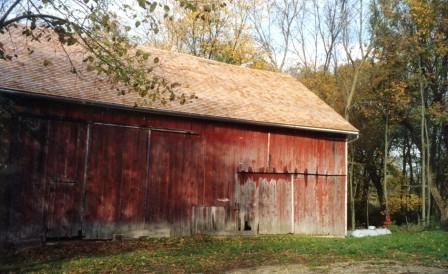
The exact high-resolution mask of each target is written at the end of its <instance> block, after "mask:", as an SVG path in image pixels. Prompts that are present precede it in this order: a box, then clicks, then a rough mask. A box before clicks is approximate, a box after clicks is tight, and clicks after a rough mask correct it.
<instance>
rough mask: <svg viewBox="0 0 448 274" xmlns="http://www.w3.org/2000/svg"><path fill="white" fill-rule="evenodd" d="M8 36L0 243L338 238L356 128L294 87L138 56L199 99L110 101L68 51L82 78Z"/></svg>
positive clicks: (243, 71)
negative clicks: (9, 109)
mask: <svg viewBox="0 0 448 274" xmlns="http://www.w3.org/2000/svg"><path fill="white" fill-rule="evenodd" d="M11 39H12V40H14V39H15V40H14V43H12V42H11V43H8V42H6V43H4V45H3V46H4V47H5V48H6V49H7V50H11V51H14V52H15V53H17V54H18V57H17V58H15V59H14V60H13V61H0V94H1V96H2V98H3V99H2V100H3V102H6V101H5V99H7V102H13V105H12V106H13V108H14V109H15V111H14V113H13V116H12V118H10V119H9V120H8V121H9V122H7V123H5V125H6V128H7V130H6V131H5V134H3V136H2V138H1V141H2V144H1V146H2V147H3V149H2V152H3V153H2V158H1V159H2V161H3V162H4V164H3V171H2V174H1V176H2V177H1V181H2V182H1V190H0V195H1V197H0V213H1V214H0V235H2V236H0V237H1V238H2V239H0V240H1V241H12V242H24V241H35V240H48V239H66V238H83V239H113V238H116V237H124V238H125V237H132V238H138V237H163V236H183V235H193V234H213V235H236V234H250V235H253V234H281V233H294V234H308V235H333V236H343V235H345V233H346V221H347V214H346V203H347V201H346V200H347V194H346V193H347V142H348V141H349V140H350V139H351V138H353V137H355V136H356V135H357V134H358V131H357V129H356V128H354V127H353V126H352V125H350V124H349V123H348V122H347V121H346V120H344V119H343V118H342V117H341V116H340V115H339V114H338V113H336V112H335V111H334V110H333V109H332V108H331V107H329V106H328V105H326V104H325V103H324V102H323V101H322V100H320V99H319V98H318V97H317V96H316V95H315V94H313V93H312V92H311V91H309V90H308V89H307V88H306V87H305V86H303V85H302V84H301V83H300V82H299V81H297V80H296V79H294V78H293V77H291V76H289V75H285V74H281V73H274V72H269V71H261V70H253V69H249V68H245V67H240V66H234V65H228V64H223V63H219V62H216V61H210V60H206V59H201V58H197V57H192V56H189V55H184V54H177V53H172V52H167V51H162V50H156V49H152V48H142V49H143V50H145V51H148V52H150V53H151V54H152V56H157V57H158V58H159V60H160V61H159V63H158V65H157V68H156V72H157V73H158V74H160V75H161V76H163V77H164V78H166V79H168V80H170V81H175V82H176V83H179V84H180V85H179V87H178V88H179V89H180V90H181V91H182V92H183V93H184V94H186V95H188V96H190V95H193V94H194V96H196V98H195V99H192V100H190V101H189V102H187V103H185V104H179V102H168V103H166V104H161V103H159V102H157V101H156V102H147V101H145V99H144V98H142V97H140V96H138V95H136V94H134V93H128V94H125V95H118V94H117V92H116V90H115V89H114V88H113V87H112V86H111V84H110V83H108V82H107V81H104V79H103V78H102V77H101V76H99V75H96V74H93V73H90V72H88V71H87V70H86V69H84V68H83V62H82V59H83V58H84V56H85V53H84V52H83V51H82V50H81V49H80V48H77V47H75V46H73V47H68V48H66V51H67V52H68V53H69V56H70V61H71V62H72V63H73V64H74V65H75V66H77V68H78V71H79V72H80V73H79V75H76V74H73V73H70V68H71V67H70V62H69V60H68V56H67V54H66V53H65V52H64V51H63V50H62V49H61V48H60V46H58V45H55V44H53V43H51V42H46V41H41V42H40V43H36V42H32V41H28V42H27V43H29V44H27V45H30V44H32V45H33V49H34V52H33V53H32V54H29V53H28V52H27V50H26V47H17V43H19V42H20V39H23V38H21V37H20V35H16V36H14V34H13V35H12V36H11V38H8V41H11ZM2 41H6V39H3V38H2ZM18 41H19V42H18ZM33 43H34V44H33ZM44 60H46V62H47V66H43V65H42V64H43V62H44Z"/></svg>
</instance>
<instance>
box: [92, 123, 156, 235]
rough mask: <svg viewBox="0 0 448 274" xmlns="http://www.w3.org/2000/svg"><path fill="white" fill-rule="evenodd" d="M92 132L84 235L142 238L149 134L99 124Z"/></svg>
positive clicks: (137, 129) (132, 128)
mask: <svg viewBox="0 0 448 274" xmlns="http://www.w3.org/2000/svg"><path fill="white" fill-rule="evenodd" d="M90 132H91V133H90V138H89V151H88V160H87V172H86V194H85V195H86V196H85V208H84V223H83V233H85V237H86V238H88V239H95V238H96V239H98V238H99V239H110V238H112V237H114V235H118V234H123V235H126V236H129V237H137V236H139V235H140V236H142V235H141V234H139V233H143V231H144V225H145V202H146V195H147V194H146V193H147V185H148V166H149V164H148V161H149V158H148V146H149V141H150V139H149V138H150V131H149V130H148V129H144V128H137V127H126V126H120V125H108V124H99V123H98V124H93V125H92V126H91V130H90Z"/></svg>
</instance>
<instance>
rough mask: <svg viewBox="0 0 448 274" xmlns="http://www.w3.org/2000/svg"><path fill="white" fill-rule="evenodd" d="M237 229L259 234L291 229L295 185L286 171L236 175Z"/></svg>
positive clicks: (292, 228) (289, 231)
mask: <svg viewBox="0 0 448 274" xmlns="http://www.w3.org/2000/svg"><path fill="white" fill-rule="evenodd" d="M237 184H238V185H237V187H236V189H237V191H238V192H239V193H237V197H238V204H239V225H238V227H239V230H240V231H253V232H254V233H259V234H286V233H293V232H294V227H293V219H294V210H293V204H294V201H293V196H292V195H293V193H294V186H293V183H292V181H291V178H290V176H288V175H274V176H273V175H265V176H263V175H254V176H248V175H244V176H241V175H240V176H239V182H237Z"/></svg>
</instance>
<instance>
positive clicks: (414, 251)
mask: <svg viewBox="0 0 448 274" xmlns="http://www.w3.org/2000/svg"><path fill="white" fill-rule="evenodd" d="M357 260H363V261H365V260H371V261H372V260H373V261H376V260H378V261H380V260H392V261H397V262H402V263H412V264H414V265H429V266H439V267H446V268H447V269H448V232H447V231H440V230H434V231H423V232H394V233H393V234H392V235H387V236H378V237H370V238H345V239H342V238H312V237H299V236H294V235H282V236H258V237H226V238H218V237H205V236H203V237H187V238H163V239H145V240H129V241H114V242H112V241H103V242H95V241H72V242H65V243H59V244H57V245H52V246H42V247H36V248H30V249H26V250H22V251H19V252H17V253H15V254H0V273H3V272H8V271H13V272H27V271H35V272H71V273H72V272H75V273H76V272H79V273H81V272H160V273H167V272H170V273H173V272H175V273H183V272H187V273H189V272H213V273H216V272H218V273H219V272H223V271H226V270H230V269H235V268H242V267H253V266H259V265H276V264H286V263H299V264H305V265H307V266H311V267H313V266H318V265H327V264H331V263H335V262H347V261H357ZM447 271H448V270H447Z"/></svg>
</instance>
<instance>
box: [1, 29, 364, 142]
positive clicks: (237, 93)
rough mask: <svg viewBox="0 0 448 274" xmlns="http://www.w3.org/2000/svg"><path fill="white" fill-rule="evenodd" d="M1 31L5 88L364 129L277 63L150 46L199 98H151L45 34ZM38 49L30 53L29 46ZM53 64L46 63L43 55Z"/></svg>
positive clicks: (169, 73)
mask: <svg viewBox="0 0 448 274" xmlns="http://www.w3.org/2000/svg"><path fill="white" fill-rule="evenodd" d="M6 35H7V34H5V35H0V41H2V43H3V44H4V47H5V48H6V49H7V50H8V51H10V52H11V51H13V52H14V51H15V52H16V53H17V55H18V58H14V59H13V61H4V60H0V88H8V89H14V90H20V91H27V92H32V93H40V94H46V95H52V96H62V97H69V98H74V99H81V100H89V101H95V102H102V103H113V104H119V105H124V106H130V107H133V106H134V105H135V102H136V101H137V102H138V104H139V106H140V107H144V108H148V109H153V110H161V111H170V112H176V113H177V114H181V115H182V114H188V115H198V116H206V117H219V118H227V119H231V120H232V119H235V120H242V121H247V122H249V123H250V122H255V123H263V124H273V125H277V126H287V127H296V128H312V129H315V130H327V129H329V130H334V131H341V132H346V133H357V132H358V130H357V129H356V128H354V127H353V126H352V125H351V124H350V123H348V122H347V121H346V120H345V119H344V118H343V117H342V116H340V115H339V114H338V113H337V112H336V111H334V110H333V109H332V108H331V107H330V106H328V105H327V104H326V103H324V102H323V101H322V100H321V99H320V98H318V96H317V95H315V94H314V93H313V92H311V91H310V90H308V89H307V88H306V87H305V86H304V85H303V84H301V83H300V82H299V81H297V80H296V79H294V78H293V77H291V76H289V75H287V74H282V73H274V72H270V71H262V70H255V69H249V68H245V67H240V66H235V65H229V64H224V63H220V62H216V61H211V60H207V59H202V58H198V57H194V56H190V55H186V54H179V53H173V52H168V51H162V50H157V49H153V48H148V47H142V49H143V50H145V51H148V52H150V53H151V54H152V56H154V57H155V56H157V57H159V59H160V62H159V67H158V68H157V69H156V72H157V73H158V74H160V75H161V76H163V77H165V78H167V79H168V80H170V81H173V82H177V83H180V87H178V89H179V90H180V91H181V92H183V93H185V94H186V95H189V94H192V93H194V94H195V95H196V96H197V97H198V98H197V99H194V100H193V101H192V102H190V103H187V104H184V105H180V104H179V102H170V103H168V104H166V105H162V104H152V105H144V104H143V100H142V98H140V97H139V96H138V95H136V94H133V93H131V94H127V95H124V96H123V95H120V96H119V95H117V91H116V90H115V89H113V88H112V87H111V85H109V84H108V83H107V82H105V81H104V80H102V79H101V77H99V76H97V75H96V73H89V72H87V71H86V70H82V69H81V76H77V75H76V74H73V73H71V72H70V65H69V62H68V57H67V55H66V54H65V53H64V52H63V51H62V49H61V47H60V45H57V44H54V43H50V42H44V41H41V42H40V43H37V42H31V41H29V40H28V41H25V39H24V37H22V36H21V35H20V34H19V33H18V32H12V41H13V42H11V39H10V38H9V35H8V36H6ZM27 47H30V48H32V49H33V50H34V53H33V54H28V53H27V50H26V48H27ZM67 51H68V52H69V54H70V59H71V60H72V61H73V63H74V64H75V66H76V67H77V68H81V67H83V63H82V59H83V58H84V57H85V54H84V52H83V51H82V50H81V49H80V48H79V47H69V48H68V49H67ZM45 59H47V60H50V61H51V65H48V66H46V67H45V66H43V60H45Z"/></svg>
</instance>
